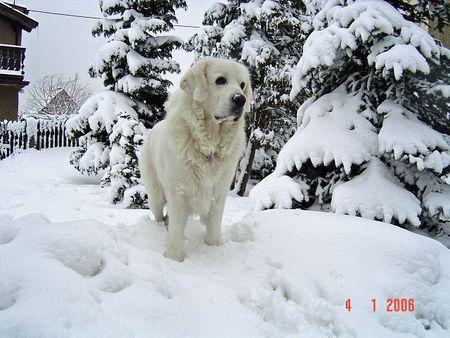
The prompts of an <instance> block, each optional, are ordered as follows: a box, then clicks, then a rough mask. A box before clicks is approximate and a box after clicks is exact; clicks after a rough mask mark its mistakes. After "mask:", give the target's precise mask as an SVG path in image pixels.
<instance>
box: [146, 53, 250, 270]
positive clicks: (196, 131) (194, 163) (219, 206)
mask: <svg viewBox="0 0 450 338" xmlns="http://www.w3.org/2000/svg"><path fill="white" fill-rule="evenodd" d="M251 101H252V89H251V86H250V77H249V73H248V70H247V68H246V67H244V66H243V65H241V64H239V63H237V62H234V61H230V60H223V59H217V58H204V59H202V60H200V61H198V62H197V63H195V64H194V65H193V66H192V67H191V68H190V69H189V70H188V71H187V72H186V73H185V74H184V76H183V77H182V79H181V82H180V89H179V90H177V91H175V92H174V93H173V94H172V95H170V97H169V99H168V101H167V102H166V104H165V108H166V111H167V116H166V118H165V120H164V121H161V122H159V123H158V124H156V125H155V126H154V127H153V129H152V130H151V132H150V134H149V136H148V138H147V139H146V141H145V143H144V146H143V149H142V152H141V155H140V161H139V167H140V171H141V177H142V179H143V182H144V185H145V188H146V190H147V193H148V196H149V205H150V209H151V211H152V213H153V215H154V217H155V220H156V221H157V222H161V221H163V220H165V217H164V215H163V207H164V205H165V204H166V202H167V204H168V226H169V236H168V241H167V247H166V252H165V255H166V257H168V258H171V259H174V260H178V261H182V260H183V258H184V254H183V241H184V228H185V225H186V222H187V219H188V216H189V215H190V214H193V213H196V214H198V215H200V220H201V222H202V223H203V224H205V225H206V239H205V242H206V243H207V244H208V245H218V244H220V235H221V229H220V227H221V222H222V214H223V208H224V204H225V198H226V194H227V191H228V189H229V188H230V184H231V181H232V179H233V175H234V172H235V168H236V165H237V162H238V160H239V158H240V156H241V155H242V153H243V151H244V148H245V133H244V117H243V116H244V113H245V112H248V111H249V110H250V102H251Z"/></svg>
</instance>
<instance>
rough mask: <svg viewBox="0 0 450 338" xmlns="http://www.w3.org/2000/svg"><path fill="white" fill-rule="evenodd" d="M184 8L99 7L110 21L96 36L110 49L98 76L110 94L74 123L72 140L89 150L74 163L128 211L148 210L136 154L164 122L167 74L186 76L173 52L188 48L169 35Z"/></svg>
mask: <svg viewBox="0 0 450 338" xmlns="http://www.w3.org/2000/svg"><path fill="white" fill-rule="evenodd" d="M179 7H185V1H184V0H166V1H158V2H155V1H152V0H140V1H122V0H100V8H101V11H102V13H103V15H104V17H105V19H103V20H101V21H99V22H98V23H97V25H96V26H95V27H94V29H93V34H94V35H101V34H103V35H104V36H105V37H106V38H108V43H107V44H106V45H105V46H103V47H102V48H101V49H100V50H99V52H98V53H97V58H96V61H95V63H94V65H93V66H92V67H91V68H90V74H91V76H97V77H100V78H101V79H102V80H103V83H104V85H105V87H106V88H107V89H108V91H105V92H103V93H100V94H97V95H94V96H93V97H91V98H90V99H89V100H88V101H87V102H86V103H85V104H84V105H83V106H82V108H81V109H80V112H79V114H78V115H77V116H75V117H74V118H72V119H71V120H70V121H68V123H67V130H68V131H67V132H68V133H69V135H72V136H75V137H80V140H81V143H82V147H81V148H80V149H77V150H76V151H74V153H73V154H72V157H71V163H72V164H73V165H74V166H75V168H77V169H78V170H80V171H81V172H82V173H83V174H88V175H91V174H98V173H99V172H102V173H103V178H102V184H103V185H107V184H108V185H111V200H112V202H113V203H120V204H121V205H122V206H124V207H142V206H143V205H144V204H145V192H144V189H143V188H142V186H141V185H140V182H139V178H140V174H139V169H138V165H137V153H138V151H139V146H140V145H141V144H142V140H143V135H144V133H145V131H146V129H147V128H151V127H152V126H153V125H154V124H155V123H157V122H158V121H159V120H161V119H162V118H163V114H164V113H163V103H164V102H165V101H166V98H167V95H168V92H167V90H168V87H169V86H170V85H171V83H170V81H169V80H167V79H165V78H164V74H166V73H168V72H179V66H178V64H177V63H176V62H175V61H173V60H172V50H173V49H174V48H176V47H179V46H181V44H182V40H180V39H179V38H177V37H174V36H169V35H166V32H167V31H169V30H170V29H172V28H173V23H174V22H176V18H175V8H179Z"/></svg>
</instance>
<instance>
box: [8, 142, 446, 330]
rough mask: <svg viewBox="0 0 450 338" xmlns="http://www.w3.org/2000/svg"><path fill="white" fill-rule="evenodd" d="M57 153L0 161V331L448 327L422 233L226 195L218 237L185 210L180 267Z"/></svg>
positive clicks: (441, 265) (130, 214) (431, 248)
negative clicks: (217, 240)
mask: <svg viewBox="0 0 450 338" xmlns="http://www.w3.org/2000/svg"><path fill="white" fill-rule="evenodd" d="M69 153H70V149H51V150H45V151H35V150H28V151H25V152H23V153H21V154H18V155H15V156H12V157H10V158H7V159H5V160H3V161H1V162H0V214H3V216H0V337H132V336H135V337H181V336H183V337H185V336H189V337H288V336H292V337H334V336H337V337H448V336H450V292H449V290H450V253H449V251H448V249H446V248H445V247H444V246H443V245H441V244H440V243H438V242H436V241H434V240H432V239H429V238H426V237H423V236H420V235H416V234H413V233H410V232H407V231H405V230H402V229H400V228H398V227H395V226H393V225H389V224H385V223H381V222H374V221H369V220H366V219H362V218H356V217H351V216H342V215H335V214H327V213H321V212H312V211H299V210H270V211H265V212H258V213H251V212H249V211H248V210H250V209H251V206H250V203H249V201H248V199H247V198H238V197H232V196H230V197H229V198H228V200H227V205H226V211H225V216H224V222H223V223H224V236H223V245H221V246H220V247H209V246H207V245H205V244H204V242H203V236H204V232H205V230H204V227H203V226H202V225H201V224H200V223H199V222H198V221H197V220H195V219H192V220H190V222H189V225H188V229H187V232H186V238H187V240H186V256H187V257H186V259H185V261H184V262H183V263H178V262H174V261H171V260H168V259H166V258H164V256H163V255H162V252H163V251H164V243H165V239H166V235H167V234H166V230H165V229H164V227H161V226H159V225H157V224H155V223H154V222H152V221H151V218H150V217H149V214H150V212H149V211H148V210H124V209H119V208H117V207H114V206H113V205H110V204H108V202H107V193H106V192H105V191H103V190H102V189H100V188H99V186H98V184H97V183H98V182H97V181H98V180H97V179H95V178H85V177H82V176H80V175H79V174H78V173H77V172H76V171H75V170H74V169H72V168H71V167H70V166H69V165H68V158H69ZM374 298H375V299H376V311H373V308H372V306H373V302H372V299H374ZM390 298H395V299H407V300H408V307H407V308H405V309H406V310H407V311H405V312H401V311H400V312H396V311H393V312H388V311H387V306H388V302H389V301H388V299H390ZM348 299H350V300H351V310H350V311H348V309H347V308H346V301H347V300H348ZM409 299H413V301H414V311H409V310H411V309H412V308H410V307H409V305H410V304H411V301H409ZM399 302H400V303H401V301H399ZM405 303H406V302H405ZM395 304H396V302H394V303H393V306H392V307H391V309H392V310H395V307H394V305H395Z"/></svg>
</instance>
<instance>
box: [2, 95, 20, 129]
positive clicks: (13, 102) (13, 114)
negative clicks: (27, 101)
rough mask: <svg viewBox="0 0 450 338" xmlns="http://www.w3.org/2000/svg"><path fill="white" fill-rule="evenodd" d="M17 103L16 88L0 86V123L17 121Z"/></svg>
mask: <svg viewBox="0 0 450 338" xmlns="http://www.w3.org/2000/svg"><path fill="white" fill-rule="evenodd" d="M18 102H19V93H18V88H16V87H12V86H11V87H9V86H0V121H3V120H10V121H15V120H17V110H18V108H19V107H18Z"/></svg>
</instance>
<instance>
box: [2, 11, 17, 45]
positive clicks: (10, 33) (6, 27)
mask: <svg viewBox="0 0 450 338" xmlns="http://www.w3.org/2000/svg"><path fill="white" fill-rule="evenodd" d="M0 43H3V44H7V45H20V37H18V36H17V28H16V27H15V25H13V24H12V23H11V21H9V20H6V19H5V18H2V17H0Z"/></svg>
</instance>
